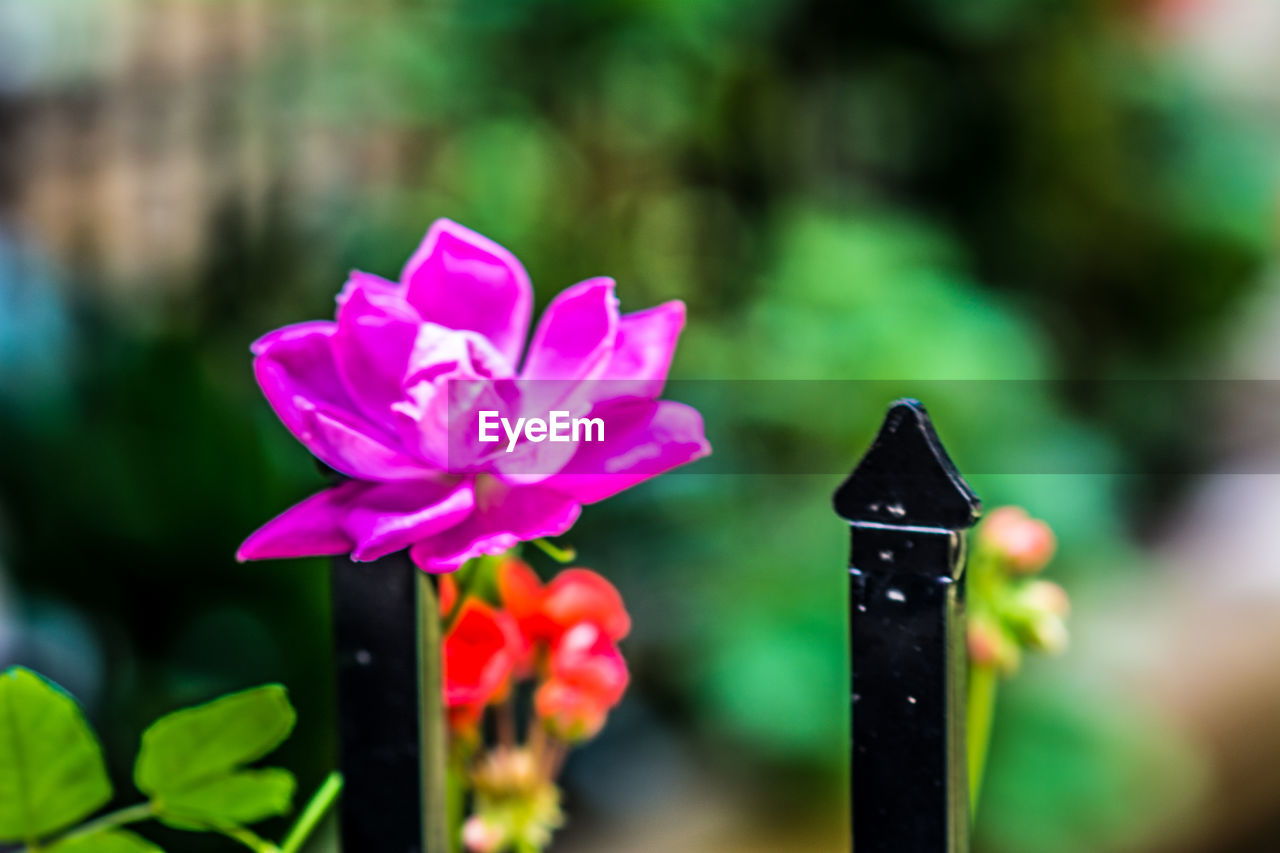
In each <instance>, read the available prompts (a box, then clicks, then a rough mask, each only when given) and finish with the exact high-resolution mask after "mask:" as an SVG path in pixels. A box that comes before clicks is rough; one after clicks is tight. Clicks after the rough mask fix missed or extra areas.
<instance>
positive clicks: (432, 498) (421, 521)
mask: <svg viewBox="0 0 1280 853" xmlns="http://www.w3.org/2000/svg"><path fill="white" fill-rule="evenodd" d="M474 507H475V491H474V490H473V489H472V485H471V483H470V482H469V481H466V480H463V481H461V482H455V483H447V482H440V481H430V480H420V481H417V482H412V483H384V484H379V485H377V486H374V487H372V488H370V489H368V490H367V491H365V492H364V493H363V494H361V495H360V497H359V499H357V500H355V501H353V502H352V504H351V507H350V510H349V511H348V512H347V515H346V519H345V520H344V522H343V530H345V531H346V532H347V533H348V534H349V535H350V536H351V538H352V539H353V540H354V541H355V546H354V548H353V550H352V552H351V559H353V560H376V559H378V558H379V557H385V556H386V555H387V554H392V553H394V552H396V551H400V550H403V549H404V548H408V547H409V546H410V545H412V544H413V543H414V542H417V541H419V540H421V539H425V538H427V537H428V536H432V535H434V534H436V533H439V532H440V531H442V530H445V529H447V528H449V527H452V526H454V525H455V524H457V523H459V522H460V521H462V520H463V519H464V518H466V517H467V516H468V515H470V514H471V510H472V509H473V508H474Z"/></svg>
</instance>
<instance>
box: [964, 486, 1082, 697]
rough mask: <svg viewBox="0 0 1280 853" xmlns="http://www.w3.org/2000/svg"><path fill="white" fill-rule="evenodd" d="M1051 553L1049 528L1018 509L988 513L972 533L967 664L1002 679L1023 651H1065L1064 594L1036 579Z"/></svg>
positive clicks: (1052, 540) (1052, 542)
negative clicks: (988, 669)
mask: <svg viewBox="0 0 1280 853" xmlns="http://www.w3.org/2000/svg"><path fill="white" fill-rule="evenodd" d="M1056 550H1057V540H1056V538H1055V536H1054V534H1053V530H1052V529H1050V527H1049V525H1048V524H1046V523H1045V522H1044V521H1041V520H1040V519H1035V518H1032V517H1031V516H1029V515H1028V514H1027V512H1026V511H1025V510H1023V509H1022V508H1020V507H1015V506H1006V507H1000V508H999V509H996V510H993V511H992V512H991V513H989V514H988V515H987V517H986V518H985V519H984V520H983V522H982V525H981V526H980V527H979V528H978V531H977V534H976V540H975V547H974V553H973V558H972V559H971V560H970V565H969V632H968V641H969V660H970V662H971V663H972V664H973V665H975V666H989V667H994V668H995V669H997V670H998V671H999V672H1001V673H1002V674H1004V675H1012V674H1013V673H1015V672H1016V671H1017V670H1018V667H1019V666H1020V664H1021V661H1022V654H1023V652H1024V651H1028V650H1030V651H1039V652H1047V653H1050V654H1058V653H1060V652H1062V651H1064V650H1065V649H1066V646H1067V639H1068V637H1067V623H1066V619H1067V614H1068V613H1069V611H1070V609H1071V602H1070V599H1069V598H1068V597H1067V593H1066V591H1065V590H1064V589H1063V588H1062V587H1061V586H1059V585H1058V584H1056V583H1053V582H1052V581H1046V580H1042V579H1040V578H1038V577H1036V575H1037V574H1039V573H1040V572H1041V571H1043V569H1044V567H1045V566H1046V565H1048V563H1049V561H1050V560H1051V559H1052V558H1053V555H1054V552H1055V551H1056Z"/></svg>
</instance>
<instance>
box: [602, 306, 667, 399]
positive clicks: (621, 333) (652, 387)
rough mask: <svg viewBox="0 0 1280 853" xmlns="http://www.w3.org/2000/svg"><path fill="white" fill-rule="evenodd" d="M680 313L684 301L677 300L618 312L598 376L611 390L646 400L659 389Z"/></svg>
mask: <svg viewBox="0 0 1280 853" xmlns="http://www.w3.org/2000/svg"><path fill="white" fill-rule="evenodd" d="M684 316H685V310H684V303H683V302H681V301H679V300H675V301H673V302H664V303H663V304H662V305H658V306H655V307H653V308H649V309H647V310H645V311H636V312H634V313H632V314H623V315H622V318H621V319H620V320H619V323H618V339H617V342H616V343H615V344H614V348H613V355H612V356H611V357H610V359H609V365H608V367H606V368H605V371H604V373H603V374H601V376H600V378H601V379H602V380H609V382H608V387H609V389H610V392H611V393H613V394H614V395H615V396H617V397H623V396H627V397H643V398H645V399H649V400H652V399H653V398H654V397H657V396H658V395H659V394H661V393H662V386H663V385H664V384H665V383H666V379H667V371H668V370H669V369H670V367H671V357H672V356H673V355H674V354H675V351H676V342H677V341H678V340H679V339H680V332H681V330H682V329H683V328H684Z"/></svg>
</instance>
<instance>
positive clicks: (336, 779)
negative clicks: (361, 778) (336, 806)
mask: <svg viewBox="0 0 1280 853" xmlns="http://www.w3.org/2000/svg"><path fill="white" fill-rule="evenodd" d="M341 791H342V774H341V773H339V772H338V771H336V770H335V771H334V772H332V773H330V774H329V776H328V778H326V779H325V780H324V783H323V784H322V785H321V786H320V787H319V788H318V789H317V790H316V792H315V793H314V794H313V795H312V796H311V801H310V802H309V803H307V807H306V808H305V809H303V810H302V814H301V815H300V816H299V817H298V820H297V822H296V823H294V825H293V829H291V830H289V835H288V836H287V837H286V838H285V840H284V843H283V844H281V845H280V853H298V851H299V850H301V849H302V845H303V844H306V843H307V839H309V838H310V837H311V833H313V832H315V829H316V826H317V825H319V823H320V821H322V820H323V819H324V816H325V815H326V814H328V812H329V809H330V808H332V807H333V803H334V801H335V800H337V799H338V794H339V793H340V792H341Z"/></svg>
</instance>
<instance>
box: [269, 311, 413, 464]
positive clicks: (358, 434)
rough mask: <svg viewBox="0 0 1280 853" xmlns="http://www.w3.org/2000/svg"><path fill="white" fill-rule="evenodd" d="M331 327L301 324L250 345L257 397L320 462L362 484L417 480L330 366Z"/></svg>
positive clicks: (406, 459) (407, 459) (401, 454)
mask: <svg viewBox="0 0 1280 853" xmlns="http://www.w3.org/2000/svg"><path fill="white" fill-rule="evenodd" d="M336 331H337V326H336V325H335V324H333V323H303V324H300V325H298V326H291V327H288V328H286V329H281V330H279V331H278V332H275V333H272V334H271V335H267V336H265V337H264V338H262V339H260V340H259V341H258V342H257V344H255V347H256V349H257V350H258V351H259V355H258V357H257V358H256V359H254V362H253V370H254V374H255V375H256V377H257V379H258V384H259V385H260V386H261V387H262V393H263V394H264V395H265V396H266V398H267V401H268V402H269V403H270V404H271V407H272V408H273V409H275V412H276V414H277V415H278V416H279V418H280V420H281V421H282V422H283V423H284V425H285V427H286V428H288V430H289V431H290V432H291V433H293V434H294V436H295V437H296V438H297V439H298V440H299V441H301V442H302V443H303V444H304V445H305V446H306V448H307V449H308V450H310V451H311V452H312V453H313V454H315V455H316V457H317V458H318V459H320V461H321V462H324V463H325V464H326V465H328V466H329V467H331V468H333V469H335V470H337V471H340V472H342V473H343V474H346V475H348V476H351V477H355V478H357V479H363V480H395V479H406V478H413V477H421V476H423V474H424V473H425V469H424V468H423V466H422V465H421V463H419V462H418V461H417V460H416V459H414V458H413V457H411V456H409V455H408V454H406V453H405V452H404V451H403V450H402V449H400V447H399V445H398V442H396V440H395V439H394V438H392V437H391V436H389V435H388V434H387V433H386V432H384V431H383V430H382V429H380V428H379V427H377V426H375V425H374V424H372V423H370V422H369V421H368V420H367V419H366V418H365V417H364V416H363V415H362V414H360V412H359V407H358V406H357V404H356V403H355V402H354V401H353V400H352V399H351V397H350V395H349V394H348V393H347V391H346V388H345V387H344V385H343V383H342V381H341V379H340V377H339V374H338V369H337V365H336V364H335V363H334V357H333V350H332V342H333V336H334V334H335V332H336Z"/></svg>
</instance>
